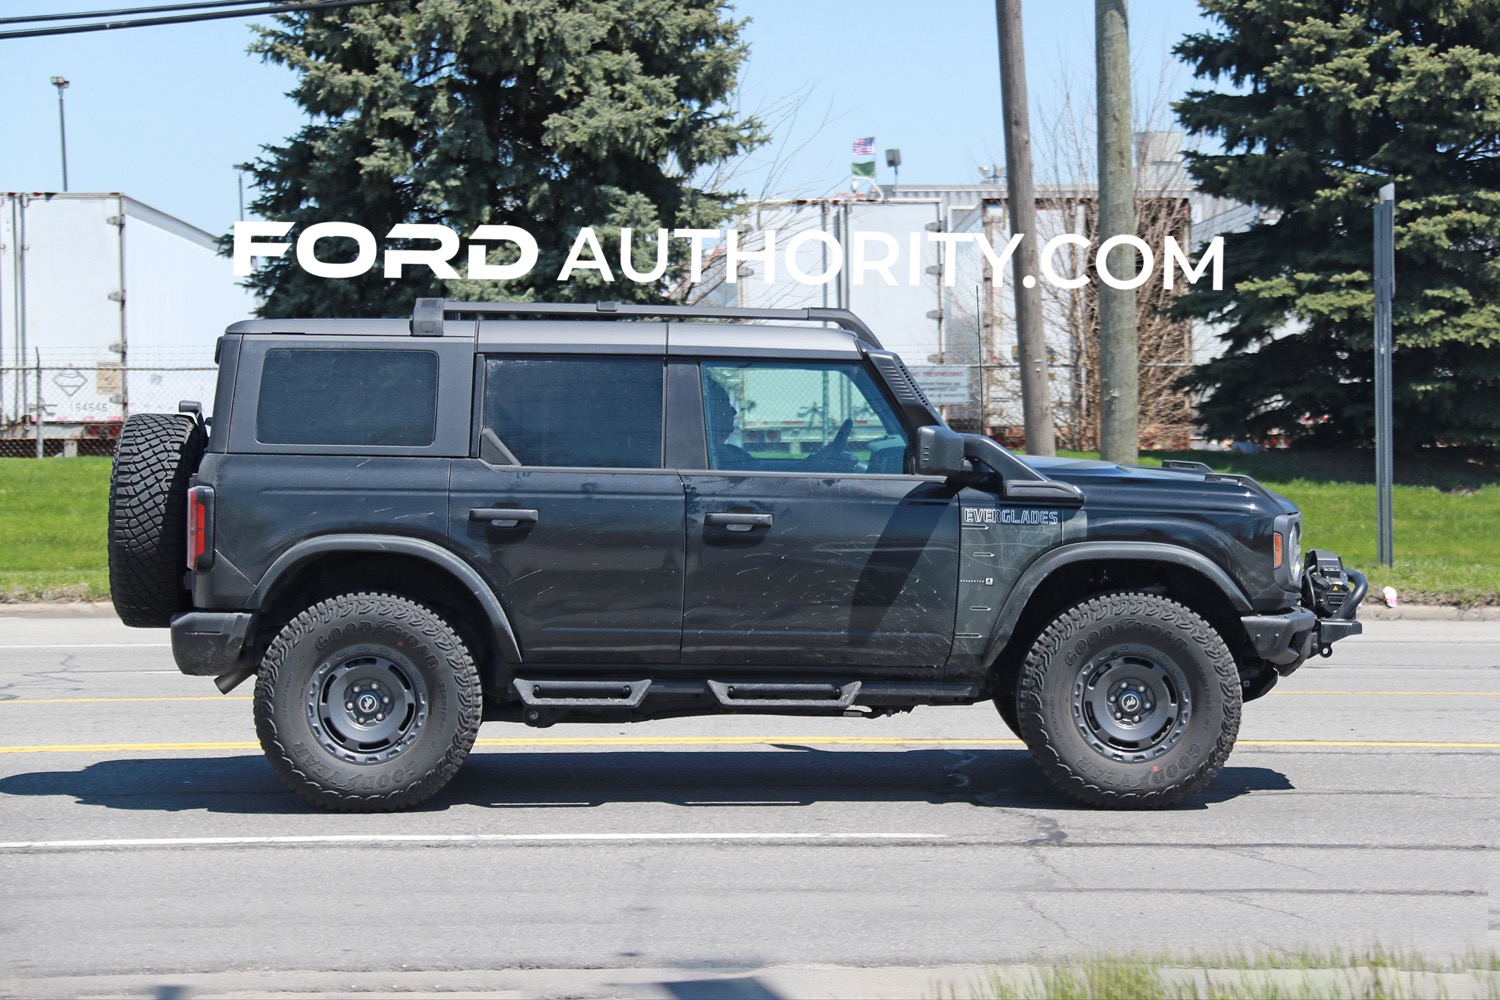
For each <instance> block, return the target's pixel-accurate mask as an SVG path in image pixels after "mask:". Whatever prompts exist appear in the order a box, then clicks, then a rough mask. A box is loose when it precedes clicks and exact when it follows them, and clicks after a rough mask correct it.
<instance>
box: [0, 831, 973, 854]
mask: <svg viewBox="0 0 1500 1000" xmlns="http://www.w3.org/2000/svg"><path fill="white" fill-rule="evenodd" d="M948 837H949V835H948V834H945V833H368V834H365V833H355V834H327V835H322V836H305V837H146V838H140V839H134V840H14V841H8V842H0V851H27V850H120V849H128V848H158V847H267V846H271V847H288V846H291V847H296V846H304V845H320V846H346V845H358V844H539V843H558V842H562V843H568V842H573V843H590V842H594V843H598V842H629V841H663V840H665V841H689V842H698V843H715V842H725V841H767V840H774V841H824V840H826V841H861V840H898V841H899V840H922V841H930V840H947V839H948Z"/></svg>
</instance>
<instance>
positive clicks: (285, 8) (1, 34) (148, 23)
mask: <svg viewBox="0 0 1500 1000" xmlns="http://www.w3.org/2000/svg"><path fill="white" fill-rule="evenodd" d="M409 2H411V0H309V2H307V3H296V4H291V3H273V4H269V5H266V6H261V7H250V8H242V9H240V10H221V11H213V12H211V13H200V14H177V15H172V16H170V17H138V18H134V19H131V20H124V21H100V22H97V23H94V24H72V25H66V26H63V27H52V28H26V29H23V30H21V31H0V40H3V39H6V38H41V37H45V36H48V35H76V34H81V33H83V32H86V31H112V30H114V29H116V28H147V27H153V26H156V25H162V24H187V23H189V22H192V21H217V20H220V19H223V18H226V17H257V16H259V15H261V14H288V13H297V12H300V11H310V10H328V9H330V8H337V7H367V6H371V5H373V4H387V3H409Z"/></svg>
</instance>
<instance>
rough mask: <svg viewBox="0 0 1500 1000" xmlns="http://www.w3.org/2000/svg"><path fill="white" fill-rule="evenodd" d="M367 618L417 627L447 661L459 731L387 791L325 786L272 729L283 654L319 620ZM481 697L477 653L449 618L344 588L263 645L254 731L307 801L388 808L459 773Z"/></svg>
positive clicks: (352, 808) (340, 807) (349, 808)
mask: <svg viewBox="0 0 1500 1000" xmlns="http://www.w3.org/2000/svg"><path fill="white" fill-rule="evenodd" d="M371 617H374V618H376V619H378V620H380V621H385V622H392V623H395V624H398V625H403V626H405V627H406V628H409V629H412V630H414V631H416V632H419V633H420V634H421V635H422V636H423V637H424V638H425V639H426V640H427V641H429V642H430V643H431V644H432V645H433V647H434V648H435V649H436V650H437V652H438V654H439V655H440V656H441V657H443V658H444V659H446V661H447V662H448V664H449V665H450V666H451V667H452V680H453V683H454V691H455V698H454V700H455V702H456V707H457V710H458V717H459V732H458V734H457V737H456V738H455V739H454V740H453V741H452V742H451V743H450V744H449V745H448V746H447V747H446V748H445V750H444V752H443V754H442V756H441V757H440V758H439V759H438V760H437V761H436V762H434V763H433V765H432V766H430V767H428V768H427V769H426V771H425V773H424V774H422V775H421V776H420V777H418V778H417V779H415V780H414V781H412V782H410V783H406V784H403V785H402V786H401V787H399V788H394V789H392V790H390V791H388V792H384V793H370V792H358V793H351V792H349V791H346V790H343V789H339V788H336V787H330V785H329V784H328V783H326V782H323V781H320V780H319V779H318V778H317V777H316V776H314V775H312V774H310V773H308V771H307V770H305V769H304V768H303V767H302V766H301V765H299V764H298V763H297V759H296V757H295V756H294V755H293V754H292V753H291V752H290V750H289V748H288V746H287V741H286V740H285V739H283V736H282V734H281V732H280V731H279V730H278V728H277V724H276V716H275V712H274V711H273V707H274V698H275V696H276V692H277V687H278V684H279V683H280V682H281V674H282V672H283V670H284V668H285V665H286V658H287V656H288V654H290V653H291V652H292V650H293V648H294V647H295V646H296V644H297V643H298V642H299V641H302V640H303V639H305V638H306V637H307V636H308V634H309V633H311V632H312V631H314V630H316V629H318V628H320V627H322V626H327V625H332V624H334V623H335V622H338V621H340V620H346V621H359V620H364V619H367V618H371ZM482 697H483V696H482V694H481V691H480V684H479V671H478V669H477V668H476V667H475V665H474V658H473V656H472V655H471V654H470V652H469V649H468V647H467V646H466V645H464V642H463V640H462V639H460V638H459V636H458V633H457V632H456V631H455V630H454V629H453V627H452V626H450V625H449V624H448V623H447V622H446V621H444V620H443V619H442V618H440V617H438V615H436V614H435V613H433V612H432V611H429V610H428V609H426V608H424V607H423V606H421V605H420V604H416V603H414V602H412V601H409V600H407V599H405V598H401V597H395V596H392V595H390V594H372V593H357V594H345V595H342V596H339V597H332V598H329V599H328V600H325V601H320V602H319V603H317V604H314V605H313V606H312V607H310V608H308V609H307V610H306V611H304V612H302V613H301V614H300V615H298V616H297V617H295V618H293V619H292V620H291V621H290V622H288V623H287V625H286V627H285V628H283V629H282V630H281V632H280V633H278V634H277V636H276V638H275V639H274V640H273V641H272V643H271V646H270V648H269V649H267V650H266V654H265V656H264V658H263V659H262V660H261V665H260V671H259V673H258V675H257V677H256V681H255V732H256V735H257V736H258V737H259V739H260V744H261V748H262V749H263V750H264V751H265V754H266V758H267V759H268V760H269V761H270V762H271V766H272V767H273V768H275V770H276V772H277V773H278V774H280V775H281V777H282V778H283V780H285V781H286V783H287V784H288V785H290V786H291V788H292V790H293V791H295V792H296V793H297V794H298V795H299V796H301V797H302V798H303V799H305V800H307V801H308V802H311V803H312V804H314V805H317V806H321V807H322V808H324V809H329V810H332V811H334V812H393V811H395V810H398V809H406V808H408V807H410V806H414V805H416V804H417V803H418V802H421V801H422V800H423V799H426V798H427V797H428V796H430V795H432V794H434V793H435V792H437V791H438V790H439V789H440V788H442V787H443V786H444V785H446V784H447V783H448V782H449V780H451V779H452V777H453V775H454V774H455V773H457V771H458V769H459V767H460V766H462V765H463V762H464V760H465V759H466V758H467V757H468V756H469V751H470V750H472V749H473V747H474V739H475V737H476V736H477V735H478V733H479V724H480V716H481V711H482Z"/></svg>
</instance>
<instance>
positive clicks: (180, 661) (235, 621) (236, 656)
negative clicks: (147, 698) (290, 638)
mask: <svg viewBox="0 0 1500 1000" xmlns="http://www.w3.org/2000/svg"><path fill="white" fill-rule="evenodd" d="M252 618H253V616H252V615H250V614H246V613H244V612H232V611H190V612H188V613H187V614H183V615H178V616H177V617H176V618H173V619H172V659H174V660H176V661H177V669H178V670H181V671H182V672H183V673H185V674H189V675H191V676H193V677H218V676H220V675H222V674H227V673H229V672H230V671H231V670H236V669H238V668H239V667H240V666H242V663H241V658H242V657H243V655H244V652H245V640H246V638H247V637H248V636H249V634H250V623H251V620H252Z"/></svg>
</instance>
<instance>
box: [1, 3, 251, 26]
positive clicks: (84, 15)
mask: <svg viewBox="0 0 1500 1000" xmlns="http://www.w3.org/2000/svg"><path fill="white" fill-rule="evenodd" d="M265 2H266V0H208V2H200V3H177V4H166V5H163V6H161V7H125V8H122V9H120V10H89V11H77V12H74V13H69V14H26V15H24V16H22V17H0V24H35V23H38V22H42V23H45V22H47V21H85V20H88V19H89V18H92V17H128V16H131V15H134V14H163V13H167V12H169V11H178V10H207V9H208V8H210V7H248V6H250V5H251V4H256V3H265Z"/></svg>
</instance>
